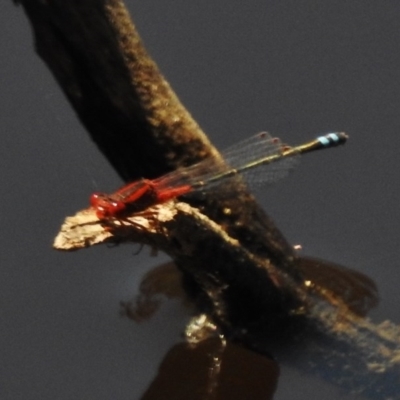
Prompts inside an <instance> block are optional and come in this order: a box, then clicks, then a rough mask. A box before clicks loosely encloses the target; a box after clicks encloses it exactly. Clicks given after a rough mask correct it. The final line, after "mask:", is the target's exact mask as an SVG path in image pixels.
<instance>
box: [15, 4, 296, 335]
mask: <svg viewBox="0 0 400 400" xmlns="http://www.w3.org/2000/svg"><path fill="white" fill-rule="evenodd" d="M21 3H22V5H23V6H24V8H25V10H26V13H27V15H28V17H29V19H30V21H31V23H32V26H33V30H34V34H35V42H36V47H37V51H38V53H39V55H40V56H41V57H42V58H43V60H44V61H45V62H46V63H47V65H48V66H49V68H50V69H51V71H52V72H53V74H54V76H55V77H56V79H57V81H58V82H59V84H60V86H61V87H62V89H63V90H64V92H65V94H66V95H67V97H68V99H69V101H70V102H71V104H72V106H73V107H74V109H75V111H76V112H77V114H78V116H79V118H80V119H81V121H82V122H83V124H84V125H85V127H86V128H87V130H88V132H89V133H90V135H91V137H92V138H93V140H94V141H95V142H96V144H97V145H98V146H99V148H100V149H101V151H102V152H103V153H104V154H105V156H106V157H107V158H108V160H109V161H110V162H111V164H112V165H113V166H114V168H115V169H116V170H117V171H118V173H119V174H120V175H121V176H122V177H123V178H124V179H125V180H132V179H134V178H137V177H141V176H145V177H154V176H158V175H161V174H162V173H165V172H167V171H169V170H171V169H174V168H176V167H178V166H182V165H187V164H191V163H193V162H196V161H198V160H200V159H203V158H204V157H207V156H210V155H211V154H214V155H215V154H216V152H215V150H214V149H213V147H212V146H210V144H209V142H208V140H207V139H206V137H205V136H204V134H203V133H202V132H201V130H200V128H199V127H198V126H197V124H196V123H195V122H194V121H193V120H192V118H191V117H190V115H189V113H188V112H187V111H186V110H185V109H184V107H183V106H182V105H181V103H180V102H179V100H178V99H177V97H176V96H175V94H174V93H173V92H172V90H171V88H170V86H169V85H168V83H167V82H166V81H165V79H164V78H163V77H162V75H161V74H160V72H159V71H158V69H157V67H156V65H155V63H154V62H153V61H152V60H151V59H150V57H149V56H148V54H147V53H146V51H145V50H144V48H143V45H142V43H141V41H140V38H139V36H138V34H137V32H136V30H135V28H134V26H133V24H132V22H131V20H130V18H129V16H128V13H127V11H126V9H125V7H124V5H123V3H122V2H121V1H119V0H86V1H84V2H82V1H78V0H71V1H64V0H51V1H42V0H22V1H21ZM187 201H188V203H190V204H192V205H195V206H196V207H197V208H198V209H200V210H201V213H200V212H199V211H198V209H196V210H194V209H192V211H190V212H189V211H187V210H186V211H185V212H184V211H183V210H182V209H180V208H178V207H177V208H175V209H174V210H175V211H174V214H172V216H171V218H170V219H169V220H168V222H163V220H162V218H161V216H160V215H158V216H157V218H156V219H155V220H157V221H158V223H161V226H162V229H161V230H157V231H156V232H154V231H153V230H152V229H151V226H147V227H146V228H145V229H141V230H137V232H135V234H134V233H133V231H132V226H131V227H129V228H128V230H129V235H128V236H124V235H122V236H121V232H122V231H121V229H122V228H121V229H119V228H118V229H117V230H115V229H114V230H112V231H111V234H112V235H114V239H118V240H132V239H135V240H138V241H141V242H147V243H150V244H152V245H156V246H158V247H160V248H162V249H164V250H165V251H166V252H167V253H169V254H171V255H172V256H173V258H174V259H175V261H176V263H177V265H178V267H179V268H180V269H181V270H182V271H183V272H184V276H185V282H186V287H187V288H190V291H191V292H192V294H193V296H194V297H195V298H196V299H197V300H198V303H199V304H201V305H202V308H203V309H204V308H208V309H209V310H208V311H210V313H211V314H213V315H214V316H215V318H216V319H217V320H218V321H222V320H224V325H225V326H228V325H229V326H234V327H235V324H236V323H237V324H238V327H239V329H240V326H242V327H246V324H247V322H249V321H253V322H254V321H256V320H257V319H258V322H257V323H261V322H262V321H264V320H265V318H269V317H270V316H271V313H266V311H268V310H269V311H271V312H272V314H274V313H275V311H277V310H278V311H280V312H284V313H286V312H289V313H290V312H291V310H292V309H293V308H298V307H301V306H303V304H302V303H303V299H301V298H300V297H299V296H298V293H297V291H296V289H295V287H296V285H294V284H289V282H298V283H300V282H301V276H300V273H299V272H298V269H297V267H296V257H295V254H294V251H293V249H292V248H291V246H290V245H289V244H288V243H287V242H286V240H285V239H284V238H283V236H282V235H281V233H280V232H279V231H278V230H277V229H276V228H275V226H274V224H273V223H272V221H270V220H269V218H268V217H267V216H266V215H265V213H264V212H263V211H262V210H261V209H260V208H259V207H258V205H257V204H256V203H255V201H254V199H253V197H252V196H251V195H249V194H248V192H247V191H246V189H245V187H244V186H242V185H240V184H239V183H237V184H232V185H231V186H230V187H229V190H221V191H216V192H214V193H211V194H209V195H204V196H202V197H201V198H200V199H197V200H194V199H192V200H187ZM167 208H168V207H167ZM163 209H164V210H165V209H166V208H165V207H163ZM137 218H139V217H137ZM160 221H161V222H160ZM79 224H80V222H79V223H78V225H79ZM83 225H84V224H83ZM95 225H96V224H95ZM84 226H85V225H84ZM137 226H139V225H137ZM88 227H89V225H86V228H88ZM97 227H98V228H99V227H100V228H99V230H98V232H97V233H96V235H98V236H97V237H96V235H95V237H94V238H92V239H88V238H87V237H86V233H87V232H85V234H82V237H81V238H80V239H79V238H78V242H79V241H80V242H83V243H84V244H85V245H88V244H92V243H94V242H98V241H102V240H104V239H106V237H107V235H109V234H110V231H108V230H107V229H104V227H102V226H101V225H98V224H97ZM217 227H218V229H217ZM75 233H76V231H75ZM122 233H123V232H122ZM89 236H90V235H89ZM75 239H76V238H75ZM75 239H74V240H75ZM71 243H72V247H75V248H78V247H79V246H80V245H78V244H77V243H76V242H70V243H69V244H68V245H67V246H66V247H64V248H67V247H68V246H69V248H71ZM182 243H185V246H183V245H182ZM178 244H179V245H178ZM57 247H58V248H60V247H61V246H60V245H59V242H58V245H57ZM188 249H191V251H190V252H189V253H188ZM244 260H245V261H244ZM266 294H267V296H266ZM235 307H236V309H237V310H236V311H235V313H236V314H235V315H233V314H232V313H231V312H230V311H228V312H225V311H226V310H227V309H229V310H234V309H235ZM221 309H225V311H224V313H225V314H224V313H222V311H221ZM248 310H254V312H252V313H249V311H248ZM222 314H224V315H223V318H222ZM277 314H280V313H279V312H278V313H277ZM253 322H251V323H253ZM247 328H248V327H247ZM247 328H246V329H247Z"/></svg>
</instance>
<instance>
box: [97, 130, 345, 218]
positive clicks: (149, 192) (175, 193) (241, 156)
mask: <svg viewBox="0 0 400 400" xmlns="http://www.w3.org/2000/svg"><path fill="white" fill-rule="evenodd" d="M347 139H348V136H347V135H346V134H345V133H344V132H337V133H328V134H326V135H324V136H320V137H318V138H316V139H315V140H312V141H310V142H307V143H305V144H302V145H299V146H294V147H291V146H288V145H286V144H283V143H282V142H281V140H280V139H279V138H276V137H271V136H270V135H269V134H268V133H266V132H261V133H259V134H257V135H255V136H252V137H251V138H249V139H245V140H243V141H241V142H239V143H237V144H235V145H233V146H232V147H230V148H228V149H227V150H225V151H223V152H222V153H221V156H222V157H221V158H217V157H210V158H206V159H204V160H203V161H200V162H199V163H197V164H194V165H191V166H189V167H186V168H179V169H177V170H175V171H172V172H170V173H168V174H165V175H163V176H161V177H159V178H156V179H152V180H150V179H144V178H143V179H139V180H137V181H134V182H131V183H129V184H127V185H125V186H123V187H122V188H121V189H119V190H117V191H116V192H115V193H113V194H105V193H94V194H92V196H91V198H90V204H91V206H92V207H93V208H94V209H95V210H96V215H97V217H98V218H99V219H110V218H116V219H118V218H122V219H123V218H126V217H128V216H130V215H133V214H135V213H139V212H142V211H144V210H146V209H148V208H149V207H152V206H155V205H157V204H162V203H165V202H167V201H169V200H171V199H174V198H176V197H179V196H182V195H185V194H188V193H191V192H195V191H203V190H207V189H208V188H210V187H215V186H216V185H218V184H220V183H222V182H224V181H226V180H228V179H230V178H233V177H235V176H238V175H239V174H240V175H243V176H244V177H245V179H247V180H249V181H250V182H256V183H270V182H275V181H277V180H279V179H281V178H283V177H284V176H286V175H287V173H288V171H289V170H290V169H292V168H293V167H294V165H295V164H296V163H297V160H298V156H299V155H301V154H304V153H308V152H311V151H315V150H320V149H326V148H330V147H335V146H338V145H341V144H344V143H345V142H346V141H347Z"/></svg>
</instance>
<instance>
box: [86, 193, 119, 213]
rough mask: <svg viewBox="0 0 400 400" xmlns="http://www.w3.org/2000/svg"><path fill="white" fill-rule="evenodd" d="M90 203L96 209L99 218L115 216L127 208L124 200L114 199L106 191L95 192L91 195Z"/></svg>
mask: <svg viewBox="0 0 400 400" xmlns="http://www.w3.org/2000/svg"><path fill="white" fill-rule="evenodd" d="M90 205H91V206H92V207H93V208H94V209H95V210H96V215H97V218H99V219H105V218H112V217H115V216H117V215H118V214H121V213H122V212H123V211H124V210H125V208H126V205H125V203H124V202H122V201H118V200H114V199H112V198H111V197H110V196H108V195H106V194H104V193H93V194H92V195H91V196H90Z"/></svg>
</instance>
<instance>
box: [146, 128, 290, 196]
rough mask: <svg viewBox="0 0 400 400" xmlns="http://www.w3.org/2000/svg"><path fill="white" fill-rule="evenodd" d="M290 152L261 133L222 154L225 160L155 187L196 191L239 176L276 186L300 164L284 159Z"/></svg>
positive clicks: (174, 175) (195, 167)
mask: <svg viewBox="0 0 400 400" xmlns="http://www.w3.org/2000/svg"><path fill="white" fill-rule="evenodd" d="M288 148H289V147H288V146H287V145H284V144H283V143H282V142H281V141H280V139H278V138H273V137H271V136H270V135H269V134H268V133H267V132H261V133H258V134H257V135H254V136H252V137H250V138H248V139H245V140H243V141H241V142H239V143H236V144H235V145H233V146H231V147H229V148H228V149H226V150H224V151H222V152H221V156H222V158H208V159H205V160H203V161H201V162H199V163H197V164H194V165H192V166H189V167H187V168H181V169H178V170H176V171H173V172H171V173H169V174H166V175H164V176H162V177H160V178H158V179H156V180H155V181H154V183H155V185H156V186H157V187H160V188H167V187H176V186H183V185H189V186H192V187H193V188H194V190H195V189H196V188H204V187H207V186H213V185H216V184H218V183H219V182H222V181H223V180H225V179H229V178H232V177H234V176H237V175H238V174H241V175H243V177H244V178H245V180H246V181H247V182H249V183H250V184H260V183H271V182H276V181H277V180H279V179H282V178H283V177H285V176H286V175H287V174H288V172H289V171H290V170H291V169H292V168H293V167H294V166H295V165H296V164H297V161H298V155H296V154H293V155H291V156H290V157H283V156H282V154H283V151H284V150H287V149H288ZM272 159H273V161H272V162H271V160H272Z"/></svg>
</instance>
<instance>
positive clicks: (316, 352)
mask: <svg viewBox="0 0 400 400" xmlns="http://www.w3.org/2000/svg"><path fill="white" fill-rule="evenodd" d="M298 266H299V268H300V269H301V271H302V273H303V276H304V279H305V282H304V288H305V290H307V295H308V297H309V300H310V301H309V303H310V308H309V310H308V312H307V318H306V319H305V320H304V323H303V324H301V325H299V324H298V320H297V319H294V320H295V325H294V326H292V327H291V326H290V321H289V325H288V326H287V327H286V328H287V329H288V332H290V335H286V336H285V335H282V337H285V339H284V340H279V339H282V338H271V337H270V336H268V335H267V334H266V333H265V332H251V336H250V335H248V341H247V342H246V341H245V340H244V341H243V343H244V344H245V346H246V347H247V348H253V349H257V352H258V353H259V354H257V353H256V352H253V351H250V350H246V349H245V348H243V347H240V346H238V345H235V344H233V343H231V342H229V341H228V342H225V341H222V340H221V339H220V338H218V336H217V335H216V334H215V331H214V330H213V329H211V328H210V326H211V327H212V326H213V325H212V324H207V321H204V320H203V325H204V326H206V327H207V329H208V330H204V331H203V335H202V334H201V330H199V331H200V333H199V332H197V333H196V335H197V336H195V337H196V338H205V339H203V340H200V341H198V342H197V344H193V343H192V344H191V343H188V342H186V343H181V344H179V345H177V346H176V347H174V348H173V349H171V351H170V352H169V353H168V355H167V356H166V358H165V360H164V362H163V364H162V365H161V367H160V371H159V374H158V377H157V378H156V379H155V381H154V382H153V383H152V385H151V387H150V388H149V389H148V391H147V392H146V394H145V395H144V397H143V399H144V400H150V399H164V398H165V399H181V398H182V399H189V398H190V399H197V398H199V399H200V398H201V399H236V398H238V399H244V398H252V399H253V398H254V399H268V398H272V395H273V392H274V390H275V386H276V380H277V378H278V375H279V373H278V367H277V365H276V363H275V362H273V361H272V360H271V358H270V357H269V356H268V355H269V354H272V355H273V357H274V358H275V357H276V359H278V360H279V361H280V363H284V364H288V365H291V366H296V367H297V368H299V369H300V370H301V371H303V372H309V373H312V374H314V375H318V376H320V377H322V378H323V379H325V380H327V381H330V382H333V383H335V384H336V385H338V386H340V387H342V388H344V389H346V390H347V391H349V392H352V393H360V394H361V393H362V395H363V396H365V398H371V399H400V328H399V327H398V326H396V325H394V324H392V323H390V322H388V321H386V322H383V323H381V324H379V325H376V324H374V323H372V322H371V321H370V320H368V319H367V318H364V316H365V315H366V314H367V312H368V311H369V310H370V309H371V308H372V307H374V306H375V305H376V304H377V303H378V294H377V289H376V286H375V284H374V283H373V282H372V280H371V279H369V278H368V277H366V276H364V275H363V274H360V273H359V272H355V271H352V270H350V269H348V268H345V267H342V266H339V265H336V264H332V263H328V262H325V261H320V260H315V259H311V258H301V259H299V263H298ZM180 281H181V277H180V273H179V271H178V270H177V268H176V267H174V265H173V264H167V265H163V266H161V267H158V268H156V269H154V270H153V271H151V272H150V273H148V274H147V275H146V276H145V277H144V278H143V280H142V283H141V286H140V292H141V293H140V295H139V296H138V298H137V299H136V301H135V302H133V303H126V304H124V309H125V312H126V313H127V315H128V316H130V317H132V318H134V319H136V320H143V319H146V318H149V317H150V316H151V315H152V314H153V313H154V312H155V311H156V309H157V307H158V306H159V305H160V301H161V297H162V296H166V297H168V298H172V297H180V298H184V293H183V291H182V289H181V285H180ZM185 301H186V300H185ZM199 321H200V320H197V323H198V322H199ZM198 325H199V324H198ZM199 326H200V325H199ZM199 326H197V325H193V323H192V326H191V328H193V327H195V328H199ZM195 330H196V329H194V330H192V331H190V329H189V330H188V329H187V332H188V331H190V332H192V333H193V332H194V331H195ZM210 336H211V337H210ZM235 357H238V358H236V359H235ZM185 360H186V362H185ZM233 360H235V361H233ZM235 368H236V370H235ZM257 379H260V381H257ZM267 381H268V382H269V383H268V387H267ZM227 382H229V384H227ZM229 387H230V388H234V389H232V392H229V393H228V392H227V391H228V390H230V389H229ZM245 388H246V389H245ZM246 390H247V392H246ZM157 393H158V394H157ZM162 393H165V394H167V393H168V394H169V395H168V396H169V397H168V396H167V395H165V396H164V395H162ZM243 393H247V397H246V396H245V395H244V394H243ZM156 394H157V396H156ZM236 394H238V396H237V397H234V396H235V395H236ZM239 394H240V395H239ZM249 395H250V396H251V397H249ZM195 396H198V397H195ZM202 396H203V397H202ZM240 396H241V397H240Z"/></svg>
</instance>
